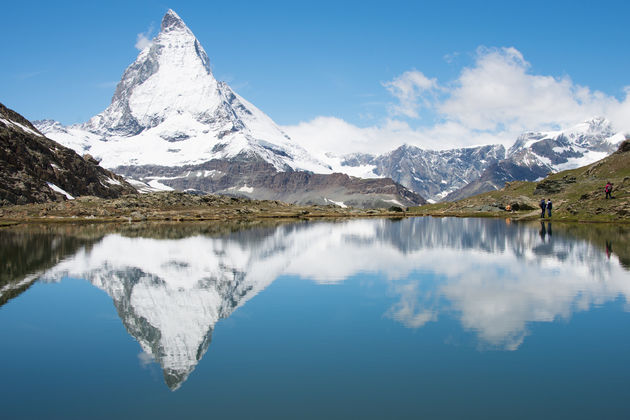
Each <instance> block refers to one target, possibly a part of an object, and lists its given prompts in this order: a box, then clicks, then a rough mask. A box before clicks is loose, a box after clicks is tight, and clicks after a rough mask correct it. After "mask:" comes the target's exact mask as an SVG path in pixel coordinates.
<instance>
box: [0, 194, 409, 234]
mask: <svg viewBox="0 0 630 420" xmlns="http://www.w3.org/2000/svg"><path fill="white" fill-rule="evenodd" d="M405 213H406V212H404V211H403V209H401V208H399V207H395V206H394V207H391V208H389V209H359V208H350V207H348V208H342V207H339V206H335V205H327V206H322V205H294V204H287V203H283V202H280V201H269V200H250V199H246V198H238V197H228V196H219V195H194V194H187V193H181V192H158V193H150V194H138V195H127V196H123V197H121V198H117V199H101V198H98V197H91V196H90V197H79V198H77V199H74V200H68V201H61V202H48V203H36V204H25V205H15V206H5V207H0V226H7V225H15V224H19V223H77V222H87V223H108V222H144V221H154V222H160V221H164V222H191V221H229V220H244V221H247V220H255V219H311V218H355V217H392V216H397V217H400V216H403V215H404V214H405Z"/></svg>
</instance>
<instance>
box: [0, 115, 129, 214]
mask: <svg viewBox="0 0 630 420" xmlns="http://www.w3.org/2000/svg"><path fill="white" fill-rule="evenodd" d="M49 184H52V185H54V186H56V187H58V188H60V189H62V190H63V191H65V192H67V193H68V194H70V195H71V196H73V197H74V196H82V195H94V196H98V197H103V198H116V197H120V196H121V195H123V194H135V193H136V192H137V191H136V189H135V188H134V187H132V186H131V185H130V184H128V183H127V182H126V181H125V180H124V179H123V178H122V177H120V176H118V175H115V174H114V173H112V172H110V171H108V170H106V169H104V168H102V167H100V166H99V165H98V164H97V162H96V161H95V160H94V159H93V158H91V156H86V157H85V158H82V157H81V156H79V155H78V154H77V153H76V152H74V151H73V150H72V149H69V148H67V147H64V146H62V145H60V144H59V143H57V142H55V141H53V140H50V139H48V138H46V137H44V136H43V135H42V134H41V133H40V132H39V131H38V130H37V129H36V128H35V127H34V126H33V125H32V124H31V123H30V122H29V121H28V120H27V119H26V118H24V117H23V116H21V115H20V114H18V113H17V112H15V111H12V110H10V109H8V108H7V107H5V106H4V105H2V104H0V206H2V205H9V204H27V203H41V202H46V201H60V200H66V196H65V195H64V194H63V193H61V192H58V191H55V190H54V189H53V188H52V187H51V186H50V185H49Z"/></svg>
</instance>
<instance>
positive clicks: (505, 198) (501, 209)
mask: <svg viewBox="0 0 630 420" xmlns="http://www.w3.org/2000/svg"><path fill="white" fill-rule="evenodd" d="M608 181H610V182H612V183H613V184H614V190H613V197H614V198H613V199H609V200H606V199H605V193H604V186H605V185H606V182H608ZM542 198H545V199H551V201H552V202H553V213H552V216H553V218H552V219H553V220H567V221H602V222H604V221H606V222H610V221H621V222H630V140H626V141H624V142H623V143H622V145H621V146H620V148H619V151H617V152H615V153H613V154H612V155H610V156H608V157H606V158H604V159H602V160H600V161H598V162H595V163H593V164H591V165H588V166H584V167H581V168H577V169H572V170H568V171H563V172H558V173H556V174H551V175H549V176H548V177H547V178H545V179H544V180H542V181H540V182H525V181H516V182H511V183H507V184H506V186H505V187H504V188H503V189H501V190H498V191H491V192H488V193H484V194H480V195H477V196H474V197H470V198H467V199H464V200H460V201H456V202H453V203H438V204H432V205H426V206H421V207H413V208H411V209H410V212H412V213H416V214H426V215H438V216H489V217H514V218H522V219H530V218H531V219H535V218H537V217H539V215H540V209H539V208H538V202H540V200H541V199H542ZM507 205H510V206H511V207H512V208H513V209H515V210H516V211H506V210H505V209H506V206H507Z"/></svg>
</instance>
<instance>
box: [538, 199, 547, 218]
mask: <svg viewBox="0 0 630 420" xmlns="http://www.w3.org/2000/svg"><path fill="white" fill-rule="evenodd" d="M539 205H540V210H542V213H540V217H542V218H543V219H544V218H545V208H546V207H547V203H546V202H545V199H544V198H543V199H542V200H540V204H539Z"/></svg>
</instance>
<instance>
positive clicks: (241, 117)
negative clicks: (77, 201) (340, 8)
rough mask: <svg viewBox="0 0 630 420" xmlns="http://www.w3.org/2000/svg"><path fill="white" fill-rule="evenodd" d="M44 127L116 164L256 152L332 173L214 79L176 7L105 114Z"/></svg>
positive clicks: (280, 163) (283, 164)
mask: <svg viewBox="0 0 630 420" xmlns="http://www.w3.org/2000/svg"><path fill="white" fill-rule="evenodd" d="M37 125H38V127H39V128H40V130H42V132H43V133H44V134H46V135H48V136H49V137H51V138H53V139H55V140H57V141H59V142H60V143H62V144H64V145H66V146H69V147H71V148H73V149H75V150H77V151H79V153H86V152H89V153H90V154H91V155H92V156H94V157H95V158H97V159H102V160H101V164H102V165H103V166H105V167H107V168H112V169H113V168H116V167H119V166H128V165H133V166H138V165H159V166H183V165H194V164H199V163H202V162H206V161H209V160H212V159H233V158H236V157H239V156H240V157H248V156H256V157H258V158H261V159H263V160H265V161H266V162H269V163H270V164H272V165H273V166H274V167H275V168H276V169H277V170H281V171H282V170H290V169H292V170H307V171H314V172H320V173H325V172H330V169H329V168H327V167H326V166H324V165H323V164H321V163H320V162H318V161H317V160H315V159H314V158H312V157H311V156H310V155H309V154H308V153H307V152H306V151H305V150H304V149H303V148H301V147H300V146H299V145H297V144H296V143H294V142H292V141H291V139H290V138H289V137H288V136H287V135H286V134H285V133H284V132H283V131H282V130H281V129H280V128H279V127H278V126H277V125H276V124H275V123H274V122H273V121H272V120H271V119H270V118H269V117H268V116H267V115H265V114H264V113H263V112H262V111H260V110H259V109H258V108H256V107H255V106H254V105H252V104H251V103H249V102H247V101H246V100H245V99H243V98H242V97H240V96H239V95H238V94H236V93H235V92H234V91H232V89H230V87H229V86H228V85H227V84H225V83H222V82H218V81H217V80H216V79H215V78H214V76H213V74H212V70H211V67H210V60H209V59H208V55H207V54H206V52H205V51H204V49H203V47H202V46H201V44H200V43H199V41H198V40H197V38H195V35H194V34H193V33H192V31H191V30H190V29H188V27H187V26H186V25H185V24H184V22H183V21H182V20H181V18H180V17H179V16H178V15H177V14H176V13H175V12H174V11H172V10H169V11H168V12H167V13H166V15H165V16H164V18H163V20H162V25H161V31H160V33H159V34H158V35H157V36H156V37H155V38H154V39H153V41H152V43H151V45H149V46H147V47H146V48H145V49H144V50H142V51H141V52H140V54H139V55H138V57H137V58H136V61H135V62H134V63H133V64H131V65H130V66H129V67H128V68H127V69H126V70H125V72H124V74H123V76H122V79H121V81H120V82H119V83H118V86H117V87H116V91H115V93H114V96H113V98H112V102H111V104H110V105H109V106H108V107H107V109H105V111H103V112H102V113H100V114H98V115H96V116H94V117H92V118H91V119H90V120H89V121H88V122H86V123H84V124H81V125H74V126H70V127H62V126H61V125H60V124H56V123H55V122H51V121H42V122H38V124H37Z"/></svg>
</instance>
